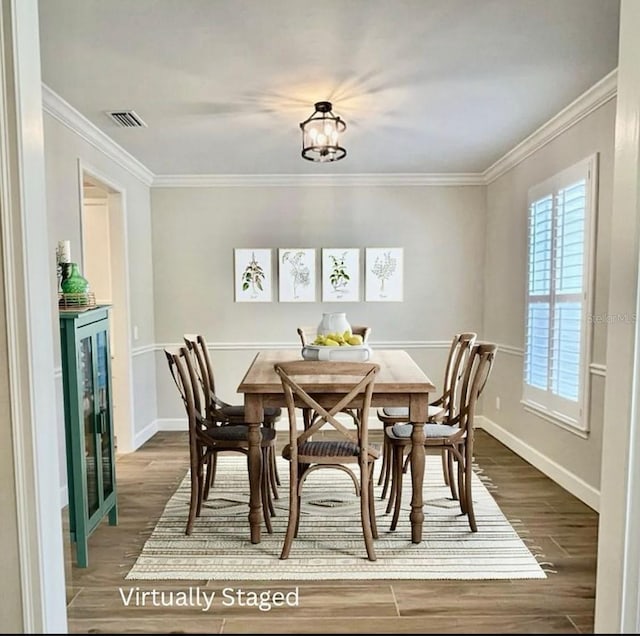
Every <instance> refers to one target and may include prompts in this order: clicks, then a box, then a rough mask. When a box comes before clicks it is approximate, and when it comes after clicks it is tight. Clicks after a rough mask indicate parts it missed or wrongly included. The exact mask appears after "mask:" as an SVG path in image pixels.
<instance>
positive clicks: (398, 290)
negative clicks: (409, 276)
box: [365, 247, 403, 302]
mask: <svg viewBox="0 0 640 636" xmlns="http://www.w3.org/2000/svg"><path fill="white" fill-rule="evenodd" d="M402 254H403V250H402V248H401V247H368V248H367V249H366V253H365V300H367V301H387V302H397V301H402Z"/></svg>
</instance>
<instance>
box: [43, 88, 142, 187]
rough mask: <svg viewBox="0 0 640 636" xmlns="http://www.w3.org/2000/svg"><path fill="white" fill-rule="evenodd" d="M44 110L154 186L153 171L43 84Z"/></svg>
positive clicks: (135, 175)
mask: <svg viewBox="0 0 640 636" xmlns="http://www.w3.org/2000/svg"><path fill="white" fill-rule="evenodd" d="M42 108H43V110H44V112H45V113H48V114H49V115H51V116H52V117H53V118H55V119H57V120H58V121H59V122H60V123H61V124H63V125H64V126H66V127H67V128H69V130H71V131H72V132H74V133H76V134H77V135H79V136H80V137H82V139H84V140H85V141H86V142H88V143H89V144H91V145H92V146H93V147H94V148H97V149H98V150H99V151H100V152H102V153H103V154H105V155H106V156H107V157H109V159H111V160H113V161H114V162H115V163H117V164H118V165H119V166H120V167H122V168H124V169H125V170H126V171H127V172H129V173H131V174H132V175H133V176H134V177H136V179H139V180H140V181H142V183H144V184H145V185H147V186H150V185H151V184H152V182H153V172H151V170H149V169H148V168H147V167H146V166H145V165H144V164H142V163H141V162H140V161H138V160H137V159H136V158H135V157H134V156H133V155H131V154H129V153H128V152H127V151H126V150H125V149H124V148H122V146H119V145H118V144H117V143H116V142H115V141H113V139H111V137H109V136H108V135H106V134H105V133H103V132H102V131H101V130H100V129H99V128H98V127H97V126H96V125H95V124H92V123H91V122H90V121H89V120H88V119H87V118H86V117H85V116H84V115H82V114H81V113H80V112H78V111H77V110H76V109H75V108H74V107H73V106H71V104H69V103H68V102H67V101H65V100H64V99H62V97H60V95H58V94H57V93H56V92H54V91H53V90H51V89H50V88H49V87H48V86H47V85H46V84H44V83H43V84H42Z"/></svg>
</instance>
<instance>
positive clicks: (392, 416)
mask: <svg viewBox="0 0 640 636" xmlns="http://www.w3.org/2000/svg"><path fill="white" fill-rule="evenodd" d="M476 337H477V334H476V333H473V332H463V333H457V334H455V335H454V336H453V338H452V340H451V345H450V347H449V354H448V356H447V363H446V365H445V369H444V380H443V383H442V393H441V394H440V397H439V398H438V399H437V400H434V401H433V402H431V404H429V408H428V412H427V421H428V422H431V423H434V422H441V421H443V420H444V419H445V418H446V417H447V415H448V412H449V409H450V406H451V404H453V403H455V394H456V389H457V386H458V384H459V382H460V379H461V376H462V373H463V370H464V363H465V361H466V359H467V358H468V356H469V352H470V351H471V347H472V346H473V344H474V342H475V340H476ZM377 415H378V419H379V420H380V421H381V422H382V424H383V427H384V431H386V429H387V428H389V427H390V426H393V425H394V424H404V423H408V422H409V409H407V408H406V407H384V408H380V409H378V411H377ZM391 459H392V458H391V447H390V444H389V440H388V438H387V436H386V435H385V438H384V446H383V451H382V469H381V471H380V478H379V480H378V485H381V484H384V485H383V487H382V498H383V499H384V498H385V497H386V496H387V490H388V488H389V485H390V482H391V473H392V471H391V463H392V462H391ZM442 472H443V476H444V480H445V483H446V484H447V485H448V486H449V487H450V489H451V496H452V497H453V498H454V499H457V497H458V495H457V493H456V487H455V480H454V479H452V473H453V464H452V461H451V457H450V456H449V455H448V453H447V452H446V451H443V453H442ZM392 506H393V497H391V498H390V499H389V504H388V506H387V512H388V511H390V510H391V507H392Z"/></svg>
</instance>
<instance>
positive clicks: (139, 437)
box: [133, 420, 159, 450]
mask: <svg viewBox="0 0 640 636" xmlns="http://www.w3.org/2000/svg"><path fill="white" fill-rule="evenodd" d="M158 422H159V420H153V422H150V423H149V424H147V425H146V426H145V427H144V428H143V429H142V430H141V431H139V432H138V433H136V434H135V436H134V438H133V450H138V448H140V447H141V446H142V445H143V444H144V443H145V442H146V441H148V440H150V439H151V438H152V437H153V436H154V435H155V434H156V433H157V432H158Z"/></svg>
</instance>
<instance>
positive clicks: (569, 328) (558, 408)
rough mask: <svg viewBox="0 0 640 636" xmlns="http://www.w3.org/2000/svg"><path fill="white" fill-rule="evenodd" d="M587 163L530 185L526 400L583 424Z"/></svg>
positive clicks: (589, 170)
mask: <svg viewBox="0 0 640 636" xmlns="http://www.w3.org/2000/svg"><path fill="white" fill-rule="evenodd" d="M591 173H592V169H591V166H590V163H589V162H584V163H583V164H578V165H577V166H574V167H573V168H572V169H570V170H567V171H565V172H564V173H562V174H560V175H558V176H557V177H555V178H554V179H551V180H549V181H548V182H545V183H544V184H541V185H539V186H537V187H536V188H532V191H531V192H530V197H529V226H528V282H527V294H526V312H525V319H526V330H525V359H524V388H523V401H524V402H525V405H526V404H530V405H533V406H534V407H535V408H536V409H538V410H541V411H544V412H546V413H548V414H549V415H552V416H553V417H555V418H558V419H561V420H562V421H563V422H564V423H569V424H573V425H576V426H578V427H579V428H580V427H581V424H580V422H581V416H582V412H581V411H582V403H583V397H584V387H585V380H584V377H585V366H586V349H587V346H586V345H587V336H588V334H587V329H586V323H587V320H586V314H587V309H588V305H589V298H588V291H589V287H590V281H589V278H590V276H589V275H588V273H589V271H590V269H591V268H590V263H589V258H590V249H589V246H590V240H589V237H590V231H589V228H590V226H591V224H590V217H591V211H590V206H591V201H590V199H591V197H590V179H591Z"/></svg>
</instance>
